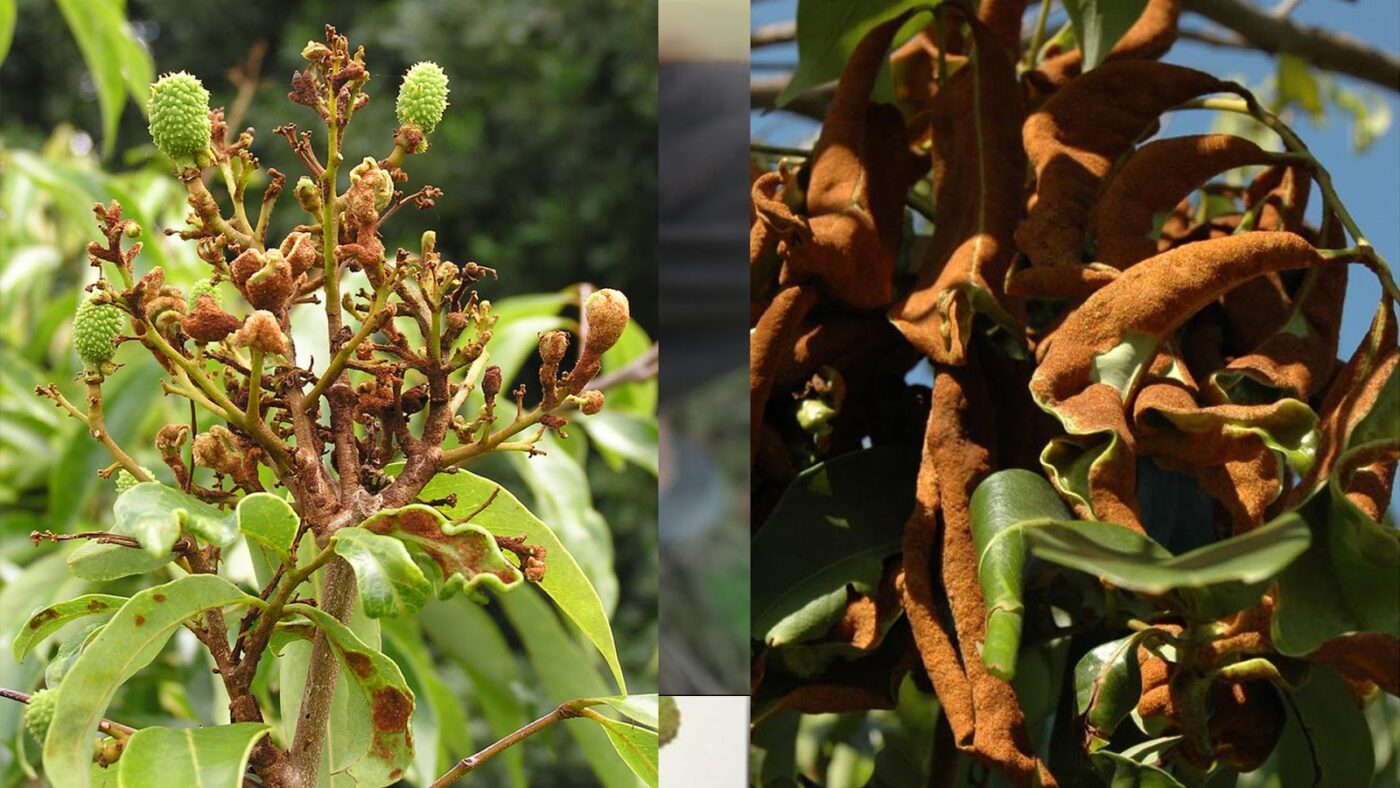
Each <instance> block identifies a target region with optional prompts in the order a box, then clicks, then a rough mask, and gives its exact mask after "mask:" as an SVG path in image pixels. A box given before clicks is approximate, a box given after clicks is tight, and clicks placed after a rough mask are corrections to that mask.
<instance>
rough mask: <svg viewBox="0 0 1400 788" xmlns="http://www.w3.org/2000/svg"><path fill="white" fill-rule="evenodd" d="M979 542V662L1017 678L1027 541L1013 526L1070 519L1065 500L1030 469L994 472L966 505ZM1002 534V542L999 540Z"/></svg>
mask: <svg viewBox="0 0 1400 788" xmlns="http://www.w3.org/2000/svg"><path fill="white" fill-rule="evenodd" d="M969 513H970V515H971V520H972V538H973V540H974V541H975V542H976V543H977V579H978V582H979V583H980V584H981V586H982V596H983V598H984V599H985V600H986V603H987V638H986V641H985V642H984V643H983V646H982V662H983V664H985V665H986V666H987V670H988V671H990V672H991V673H992V675H994V676H999V677H1001V678H1003V679H1006V680H1007V681H1010V680H1011V679H1012V678H1014V677H1015V675H1016V655H1017V653H1018V652H1019V651H1020V647H1021V623H1022V617H1023V616H1024V615H1025V608H1024V606H1023V604H1022V602H1021V591H1022V585H1023V581H1024V579H1025V566H1026V541H1025V539H1024V538H1023V536H1022V533H1021V531H1020V529H1019V528H1016V526H1017V524H1019V523H1022V522H1025V521H1027V520H1038V519H1052V520H1069V519H1071V517H1070V513H1069V510H1068V509H1066V508H1065V504H1064V501H1062V500H1060V496H1059V495H1057V494H1056V493H1055V489H1054V488H1053V487H1051V486H1050V483H1049V482H1047V481H1046V480H1045V479H1044V477H1042V476H1040V475H1039V474H1036V473H1033V472H1031V471H1027V470H1022V469H1019V468H1017V469H1011V470H1005V471H998V472H997V473H994V474H992V475H991V476H988V477H987V478H986V479H983V480H982V483H981V484H979V485H977V489H976V490H975V491H974V492H973V493H972V502H971V504H970V506H969ZM1002 534H1005V537H1004V538H999V537H1001V535H1002Z"/></svg>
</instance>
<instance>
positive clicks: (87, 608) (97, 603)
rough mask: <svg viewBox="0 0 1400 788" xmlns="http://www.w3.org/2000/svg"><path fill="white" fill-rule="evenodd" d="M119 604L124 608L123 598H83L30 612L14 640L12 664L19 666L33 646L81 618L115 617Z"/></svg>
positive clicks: (94, 595)
mask: <svg viewBox="0 0 1400 788" xmlns="http://www.w3.org/2000/svg"><path fill="white" fill-rule="evenodd" d="M123 604H126V597H124V596H113V595H111V594H83V595H82V596H80V597H74V598H73V599H68V600H65V601H63V602H59V603H57V604H53V605H49V606H48V607H45V608H41V609H39V610H36V611H34V612H33V613H31V614H30V615H29V618H28V620H26V621H25V622H24V626H23V627H21V628H20V631H19V634H18V635H17V636H15V643H14V654H15V661H16V662H23V661H24V658H25V656H26V655H28V654H29V650H30V649H32V648H33V647H34V646H35V644H37V643H39V642H40V641H42V640H43V639H44V638H46V637H48V636H49V635H52V634H53V633H55V632H57V631H58V630H60V629H62V628H63V627H64V626H65V625H67V624H68V623H69V622H72V621H76V620H78V619H80V618H83V617H84V616H95V615H101V614H104V613H115V612H116V611H117V608H120V607H121V606H122V605H123Z"/></svg>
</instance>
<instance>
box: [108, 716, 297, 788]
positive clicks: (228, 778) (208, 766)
mask: <svg viewBox="0 0 1400 788" xmlns="http://www.w3.org/2000/svg"><path fill="white" fill-rule="evenodd" d="M271 729H272V726H271V725H268V724H267V723H264V722H240V723H236V724H233V725H219V726H215V727H212V728H195V729H190V728H180V729H175V728H160V727H150V728H142V729H141V730H139V731H137V732H136V733H134V734H132V736H131V738H130V739H129V740H127V743H126V749H125V750H123V751H122V757H121V760H120V761H118V762H117V763H118V764H119V766H118V767H117V776H118V779H119V780H120V781H121V782H120V784H121V785H197V786H200V788H219V786H225V787H226V788H241V786H242V785H243V773H244V772H245V771H246V770H247V768H248V756H249V754H251V753H252V752H253V745H255V744H257V743H258V739H261V738H262V737H264V736H266V735H267V732H268V731H269V730H271Z"/></svg>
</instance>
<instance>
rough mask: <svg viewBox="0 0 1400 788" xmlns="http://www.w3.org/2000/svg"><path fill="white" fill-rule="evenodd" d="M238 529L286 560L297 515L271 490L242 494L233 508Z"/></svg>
mask: <svg viewBox="0 0 1400 788" xmlns="http://www.w3.org/2000/svg"><path fill="white" fill-rule="evenodd" d="M234 518H235V519H236V520H237V522H238V530H239V531H241V532H243V535H244V536H245V537H247V538H248V539H251V540H253V541H254V542H257V543H258V544H260V545H262V546H263V547H265V548H267V549H268V550H271V551H272V552H273V553H275V554H276V555H277V556H278V557H280V558H282V559H283V560H286V559H287V558H288V551H290V550H291V549H292V540H293V539H295V538H296V535H297V526H298V525H299V524H300V523H301V518H299V517H297V513H296V511H295V510H293V509H292V505H291V504H289V503H287V502H286V501H284V500H283V499H282V498H280V497H278V496H276V495H273V494H272V493H265V492H264V493H253V494H252V495H246V496H244V497H243V500H241V501H239V502H238V507H237V508H236V509H234Z"/></svg>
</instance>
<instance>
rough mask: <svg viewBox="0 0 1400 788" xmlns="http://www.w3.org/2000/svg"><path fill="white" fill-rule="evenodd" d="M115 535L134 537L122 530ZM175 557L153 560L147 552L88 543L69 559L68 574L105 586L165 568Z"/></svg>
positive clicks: (118, 546) (114, 529) (113, 531)
mask: <svg viewBox="0 0 1400 788" xmlns="http://www.w3.org/2000/svg"><path fill="white" fill-rule="evenodd" d="M112 533H114V534H121V535H124V536H131V535H132V534H130V533H126V531H125V530H124V529H122V528H120V527H118V528H113V529H112ZM173 558H174V556H173V555H170V554H166V555H163V556H159V557H157V556H153V555H151V554H150V553H148V552H146V551H145V550H137V549H135V548H132V547H123V546H122V545H116V544H102V543H99V542H87V543H85V544H83V545H81V546H79V547H78V549H77V550H74V551H73V552H72V553H71V554H69V556H68V571H70V572H72V573H73V575H74V576H75V577H81V578H82V579H84V580H92V581H95V582H101V581H105V580H116V579H117V578H119V577H127V576H128V575H143V574H145V573H147V572H151V571H154V570H156V569H159V568H161V567H162V566H165V565H166V564H168V563H170V561H171V560H172V559H173Z"/></svg>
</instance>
